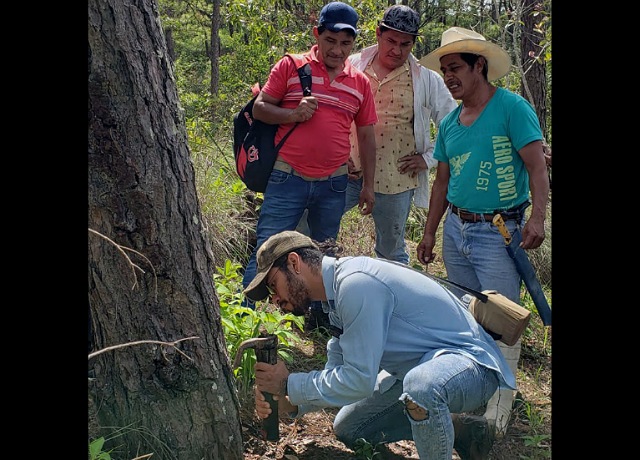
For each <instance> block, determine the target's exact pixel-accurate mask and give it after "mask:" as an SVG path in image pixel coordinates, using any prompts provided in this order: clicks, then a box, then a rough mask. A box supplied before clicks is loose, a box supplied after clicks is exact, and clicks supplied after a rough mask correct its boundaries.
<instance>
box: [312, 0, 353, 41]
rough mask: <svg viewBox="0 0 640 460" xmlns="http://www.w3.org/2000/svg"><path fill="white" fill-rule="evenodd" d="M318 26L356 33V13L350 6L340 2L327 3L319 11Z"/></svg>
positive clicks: (332, 30)
mask: <svg viewBox="0 0 640 460" xmlns="http://www.w3.org/2000/svg"><path fill="white" fill-rule="evenodd" d="M318 26H319V27H320V26H323V27H326V28H327V29H329V30H330V31H331V32H340V31H341V30H344V29H349V30H351V31H353V33H354V34H356V35H357V34H358V29H357V27H358V13H356V10H354V9H353V8H352V7H351V6H349V5H347V4H346V3H342V2H330V3H327V4H326V5H325V6H324V7H323V8H322V11H320V17H319V18H318Z"/></svg>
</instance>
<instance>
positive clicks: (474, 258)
mask: <svg viewBox="0 0 640 460" xmlns="http://www.w3.org/2000/svg"><path fill="white" fill-rule="evenodd" d="M505 224H506V226H507V229H509V232H510V233H511V234H512V235H513V234H514V232H520V228H521V225H523V224H524V222H523V221H521V222H518V221H517V220H506V221H505ZM442 258H443V260H444V266H445V268H446V269H447V278H448V279H450V280H451V281H454V282H456V283H459V284H462V285H464V286H467V287H469V288H471V289H475V290H476V291H483V290H486V289H494V290H496V291H498V292H499V293H500V294H502V295H504V296H505V297H507V298H508V299H510V300H512V301H514V302H516V303H518V304H519V303H520V286H521V277H520V274H519V273H518V270H517V269H516V265H515V263H514V261H513V259H512V258H511V257H510V256H509V254H508V253H507V250H506V248H505V245H504V239H503V238H502V235H500V232H499V231H498V228H497V227H496V226H495V225H493V223H491V222H475V223H468V222H463V221H462V220H460V217H458V216H457V215H456V214H453V213H452V212H451V210H450V209H449V210H448V211H447V217H446V219H445V222H444V228H443V232H442ZM447 288H449V289H450V290H451V291H453V292H454V293H455V294H457V295H458V296H460V297H462V295H463V294H465V293H464V292H463V291H461V290H458V289H457V288H455V287H452V286H447Z"/></svg>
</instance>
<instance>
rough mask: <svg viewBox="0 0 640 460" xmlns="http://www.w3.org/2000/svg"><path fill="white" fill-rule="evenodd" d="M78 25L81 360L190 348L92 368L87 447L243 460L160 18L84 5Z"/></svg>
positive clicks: (119, 6)
mask: <svg viewBox="0 0 640 460" xmlns="http://www.w3.org/2000/svg"><path fill="white" fill-rule="evenodd" d="M88 12H89V14H88V21H89V24H88V32H89V33H88V41H89V48H88V70H89V72H88V80H89V82H88V93H89V99H88V103H89V104H88V105H89V107H88V118H89V127H88V128H89V129H88V131H89V132H88V153H89V161H88V208H89V209H88V226H89V237H88V264H89V267H88V290H89V299H88V300H89V350H90V351H92V352H94V353H95V352H97V351H99V350H102V349H104V348H106V347H109V346H116V345H120V344H125V343H129V342H134V341H145V340H147V341H162V342H174V341H177V340H180V339H188V338H191V337H194V338H191V339H188V340H184V341H181V342H180V343H178V344H176V345H175V347H171V346H163V345H158V344H149V343H142V344H136V345H129V346H126V347H123V348H119V349H115V350H110V351H105V352H102V353H98V354H97V355H96V356H94V357H90V359H89V405H90V407H95V411H96V413H95V420H94V421H95V422H97V425H98V427H97V428H96V430H97V431H98V432H97V433H91V432H90V436H91V435H93V437H95V436H104V437H105V438H107V443H106V444H105V447H104V448H103V450H104V451H107V450H109V449H115V450H114V451H113V452H112V458H119V459H123V460H127V459H131V458H134V457H136V456H139V455H144V454H149V453H153V454H154V456H153V458H156V457H157V458H159V459H163V460H169V459H179V460H182V459H184V460H195V459H198V460H200V459H207V460H208V459H211V460H214V459H215V460H218V459H225V460H234V459H241V458H242V437H241V436H242V434H241V425H240V416H239V403H238V397H237V394H236V389H235V384H234V377H233V373H232V371H231V367H230V364H229V359H228V356H227V350H226V343H225V339H224V335H223V330H222V327H221V323H220V310H219V304H218V300H217V297H216V294H215V288H214V284H213V272H214V261H213V256H212V254H211V251H210V248H209V246H208V241H207V239H206V236H205V233H204V230H203V228H202V223H201V212H200V205H199V202H198V197H197V193H196V188H195V174H194V168H193V164H192V163H191V159H190V152H189V148H188V145H187V136H186V128H185V124H184V118H183V115H182V113H181V109H180V106H179V101H178V93H177V88H176V84H175V79H174V77H173V71H172V67H171V65H170V62H169V56H168V51H167V46H166V42H165V38H164V36H163V34H162V28H161V25H160V22H159V18H158V8H157V4H156V2H155V0H130V1H127V2H125V1H124V0H89V5H88ZM107 238H108V239H107ZM116 244H117V245H118V246H116ZM128 258H130V261H128ZM133 264H135V265H133ZM114 455H115V457H114Z"/></svg>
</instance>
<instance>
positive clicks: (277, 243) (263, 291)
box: [243, 230, 318, 301]
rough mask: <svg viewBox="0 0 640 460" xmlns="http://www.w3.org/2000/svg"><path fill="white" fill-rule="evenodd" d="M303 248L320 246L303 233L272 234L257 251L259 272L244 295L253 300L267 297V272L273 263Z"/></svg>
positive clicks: (290, 231)
mask: <svg viewBox="0 0 640 460" xmlns="http://www.w3.org/2000/svg"><path fill="white" fill-rule="evenodd" d="M301 248H315V249H318V246H317V245H316V244H315V243H314V242H313V241H312V240H311V238H309V237H308V236H305V235H303V234H302V233H299V232H296V231H293V230H286V231H284V232H280V233H276V234H275V235H271V236H270V237H269V238H268V239H267V241H265V242H264V243H262V246H260V249H258V252H257V253H256V266H257V269H258V272H257V273H256V276H255V278H253V281H251V283H249V286H247V287H246V289H245V290H244V291H243V293H244V295H246V296H247V297H249V298H250V299H251V300H253V301H258V300H262V299H264V298H266V297H267V296H268V295H269V291H268V290H267V273H269V270H271V267H273V263H274V262H275V261H276V260H278V259H279V258H280V257H282V256H283V255H285V254H289V253H290V252H291V251H295V250H296V249H301Z"/></svg>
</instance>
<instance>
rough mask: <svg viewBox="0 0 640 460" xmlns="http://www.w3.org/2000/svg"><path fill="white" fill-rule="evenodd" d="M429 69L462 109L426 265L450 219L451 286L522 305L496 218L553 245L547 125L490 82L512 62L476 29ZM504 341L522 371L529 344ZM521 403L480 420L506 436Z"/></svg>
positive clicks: (450, 129) (435, 56) (456, 39)
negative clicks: (548, 225) (548, 232)
mask: <svg viewBox="0 0 640 460" xmlns="http://www.w3.org/2000/svg"><path fill="white" fill-rule="evenodd" d="M420 63H421V64H422V65H424V66H425V67H427V68H430V69H433V70H438V71H440V72H441V73H442V75H443V78H444V82H445V84H446V85H447V88H449V91H451V94H452V96H453V97H454V98H455V99H458V100H460V101H461V104H460V105H459V106H458V107H457V108H456V109H455V110H454V111H453V112H451V113H449V114H448V115H447V116H446V117H445V118H444V119H443V120H442V122H441V123H440V129H439V131H438V135H437V138H436V146H435V151H434V158H435V159H436V160H438V166H437V170H436V171H437V172H436V178H435V181H434V184H433V188H432V190H431V198H430V201H429V214H428V217H427V221H426V223H425V228H424V235H423V237H422V240H421V241H420V243H419V245H418V248H417V256H418V260H420V262H422V263H423V264H428V263H430V262H432V261H433V260H434V257H435V254H434V253H433V249H434V246H435V241H436V230H437V229H438V225H439V223H440V220H441V219H442V216H443V215H445V213H446V218H445V222H444V226H443V234H442V257H443V260H444V264H445V267H446V269H447V277H448V279H449V280H451V281H454V282H456V283H459V284H462V285H465V286H467V287H470V288H472V289H476V290H478V291H483V290H488V289H493V290H496V291H498V292H500V293H501V294H503V295H505V296H506V297H508V298H509V299H511V300H512V301H514V302H517V303H520V287H521V281H522V280H521V277H520V275H519V273H518V271H517V269H516V267H515V263H514V262H513V259H511V258H510V257H509V255H508V253H507V251H506V250H505V246H504V240H503V238H502V236H501V235H500V233H499V232H498V229H497V228H496V227H495V225H493V223H492V220H493V216H494V215H495V214H498V213H499V214H501V215H502V217H503V219H504V220H505V223H506V226H507V228H508V229H509V232H510V233H511V234H512V236H513V239H514V240H518V239H519V238H521V241H522V244H521V247H522V248H523V249H534V248H537V247H538V246H540V245H541V244H542V241H543V240H544V238H545V230H544V221H545V214H546V208H547V201H548V196H549V177H548V175H547V167H546V163H545V157H544V152H543V135H542V132H541V130H540V123H539V120H538V118H537V116H536V113H535V111H534V109H533V107H532V106H531V104H529V102H528V101H527V100H526V99H524V98H523V97H521V96H520V95H518V94H514V93H511V92H509V91H507V90H505V89H503V88H498V87H496V86H494V85H492V84H491V83H490V81H493V80H497V79H498V78H501V77H503V76H504V75H506V74H507V73H508V72H509V69H510V66H511V59H510V58H509V55H508V54H507V53H506V52H505V51H504V50H503V49H502V48H500V47H499V46H497V45H495V44H493V43H490V42H488V41H487V40H486V39H485V38H484V37H483V36H482V35H480V34H478V33H476V32H473V31H471V30H468V29H463V28H461V27H452V28H450V29H448V30H446V31H445V32H443V34H442V40H441V46H440V47H439V48H437V49H436V50H434V51H433V52H431V53H429V54H428V55H427V56H425V57H423V58H422V59H421V60H420ZM530 204H533V206H532V208H531V213H530V216H529V218H528V219H526V218H525V209H526V208H527V207H528V206H529V205H530ZM462 294H464V293H461V295H462ZM497 343H498V345H499V347H500V349H501V351H502V354H503V355H504V357H505V358H506V360H507V362H508V363H509V365H510V367H511V370H512V371H513V373H514V374H516V369H517V365H518V359H519V358H520V347H521V343H520V341H518V342H516V344H515V345H513V346H507V345H506V344H504V343H502V342H501V341H498V342H497ZM513 396H514V392H513V391H512V390H509V389H502V390H498V391H496V393H495V394H494V395H493V397H492V398H491V400H489V402H488V403H487V409H486V411H485V414H484V418H483V417H476V419H477V420H475V421H476V422H478V423H485V424H486V423H488V424H489V425H490V426H491V427H492V428H494V430H492V431H490V432H492V433H495V435H497V436H502V435H504V434H505V432H506V429H507V426H508V422H509V417H510V415H511V408H512V405H513ZM467 417H473V416H467Z"/></svg>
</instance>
